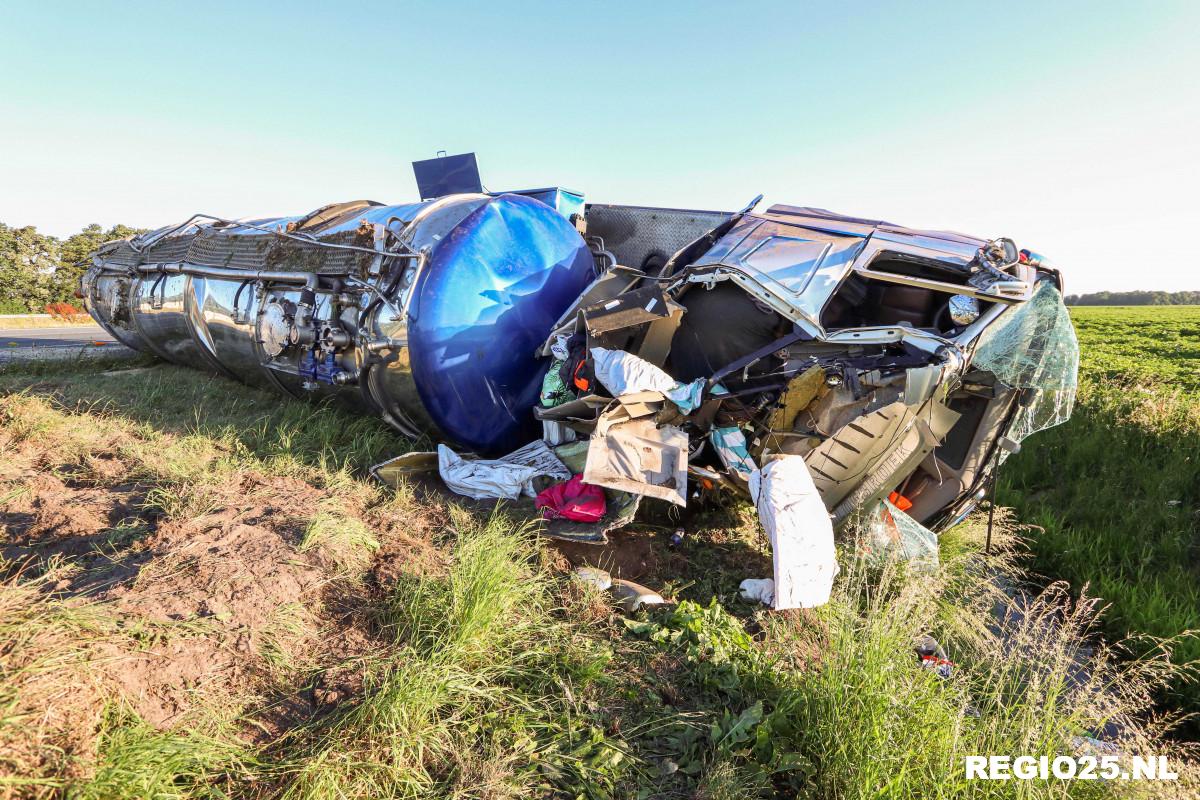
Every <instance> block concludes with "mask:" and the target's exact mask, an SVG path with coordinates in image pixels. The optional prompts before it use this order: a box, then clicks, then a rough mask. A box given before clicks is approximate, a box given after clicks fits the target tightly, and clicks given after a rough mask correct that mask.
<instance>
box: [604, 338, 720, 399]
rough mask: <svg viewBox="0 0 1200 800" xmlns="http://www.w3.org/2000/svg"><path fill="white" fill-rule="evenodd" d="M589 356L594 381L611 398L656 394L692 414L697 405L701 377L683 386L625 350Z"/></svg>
mask: <svg viewBox="0 0 1200 800" xmlns="http://www.w3.org/2000/svg"><path fill="white" fill-rule="evenodd" d="M591 353H592V362H593V370H594V371H595V373H596V380H598V381H600V383H602V384H604V388H605V389H608V391H610V392H612V396H613V397H620V396H621V395H623V394H629V393H631V392H644V391H654V392H659V393H661V394H662V395H664V396H665V397H666V398H667V399H669V400H670V401H671V402H672V403H674V404H675V405H677V406H679V410H680V411H682V412H683V413H684V414H690V413H692V411H694V410H695V409H696V408H697V407H698V406H699V405H700V398H701V395H703V394H704V385H705V383H706V382H705V380H704V379H703V378H697V379H696V380H694V381H692V382H691V383H687V384H683V383H680V382H679V381H677V380H675V379H674V378H672V377H671V376H670V375H668V374H667V373H665V372H663V371H662V370H661V369H659V368H658V367H656V366H654V365H653V364H651V363H650V362H649V361H645V360H643V359H641V358H638V357H637V356H635V355H633V354H632V353H626V352H625V351H624V350H607V349H605V348H603V347H593V348H592V351H591Z"/></svg>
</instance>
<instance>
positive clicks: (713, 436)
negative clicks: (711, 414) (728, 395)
mask: <svg viewBox="0 0 1200 800" xmlns="http://www.w3.org/2000/svg"><path fill="white" fill-rule="evenodd" d="M708 438H709V441H711V442H712V445H713V448H714V449H715V450H716V451H717V455H718V456H720V457H721V463H722V464H724V465H725V468H726V469H730V470H733V471H734V472H735V473H737V475H738V476H739V477H740V478H741V479H742V480H744V481H749V480H750V476H751V475H753V474H754V471H755V470H756V469H758V465H757V464H755V463H754V459H753V458H751V457H750V449H749V447H748V446H747V444H746V436H745V434H743V433H742V431H741V429H740V428H735V427H732V426H730V427H727V428H713V429H712V431H711V432H710V433H709V435H708Z"/></svg>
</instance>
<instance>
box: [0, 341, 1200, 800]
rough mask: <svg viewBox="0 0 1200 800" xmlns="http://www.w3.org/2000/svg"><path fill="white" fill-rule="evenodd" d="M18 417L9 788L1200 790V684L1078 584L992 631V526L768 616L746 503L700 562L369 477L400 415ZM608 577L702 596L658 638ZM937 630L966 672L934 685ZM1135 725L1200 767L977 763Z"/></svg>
mask: <svg viewBox="0 0 1200 800" xmlns="http://www.w3.org/2000/svg"><path fill="white" fill-rule="evenodd" d="M1092 402H1093V400H1091V399H1088V395H1086V394H1085V406H1084V407H1085V409H1090V408H1093V406H1091V405H1088V404H1089V403H1092ZM0 404H2V405H0V513H2V517H0V523H2V525H3V528H2V529H0V548H2V557H3V560H2V561H0V579H2V581H0V797H72V798H135V797H136V798H219V797H237V798H260V797H261V798H331V799H332V798H380V797H389V798H391V797H412V798H417V797H455V798H500V797H569V798H575V797H584V798H710V799H712V800H717V799H718V798H730V799H732V798H745V797H796V796H800V797H810V798H874V797H889V798H893V797H894V798H960V797H966V798H984V797H989V798H990V797H1005V798H1018V797H1019V798H1040V797H1045V798H1059V797H1081V798H1090V797H1105V798H1107V797H1125V796H1146V795H1145V794H1144V793H1145V792H1147V791H1152V792H1153V794H1154V795H1155V796H1163V797H1170V796H1174V797H1180V798H1183V797H1194V796H1196V793H1197V791H1198V789H1200V783H1198V781H1200V776H1198V775H1197V766H1196V761H1195V759H1196V757H1197V753H1196V747H1195V746H1194V745H1188V744H1185V743H1182V742H1180V741H1178V740H1172V739H1171V738H1170V732H1171V725H1170V720H1163V719H1157V718H1151V717H1147V716H1145V715H1144V714H1143V713H1142V712H1143V711H1144V709H1145V708H1146V707H1147V706H1148V705H1149V703H1150V702H1151V698H1152V697H1153V696H1154V695H1155V694H1156V693H1159V692H1161V691H1163V690H1164V687H1166V686H1168V685H1171V684H1172V683H1173V682H1175V681H1177V679H1178V675H1177V673H1176V670H1175V669H1174V668H1173V667H1172V666H1171V664H1170V662H1169V660H1168V659H1167V658H1166V657H1165V656H1164V655H1163V654H1155V655H1150V656H1147V657H1144V658H1140V659H1128V658H1126V657H1125V656H1126V655H1127V654H1124V653H1121V652H1119V651H1115V650H1113V649H1110V648H1108V647H1106V646H1104V645H1100V646H1089V644H1088V642H1087V641H1086V634H1087V631H1089V630H1090V629H1092V628H1093V626H1094V625H1096V624H1097V622H1096V608H1095V603H1094V601H1092V600H1090V599H1087V598H1086V597H1085V598H1083V599H1081V600H1080V599H1076V598H1075V597H1073V596H1072V593H1071V592H1069V591H1067V590H1066V588H1065V587H1063V586H1061V585H1056V586H1051V587H1050V588H1049V589H1048V590H1047V591H1045V592H1044V593H1042V594H1040V595H1038V596H1036V597H1033V598H1031V599H1029V600H1028V601H1027V602H1026V603H1024V607H1023V609H1022V613H1020V614H1015V615H1011V616H1009V617H1006V618H1004V619H1001V620H997V619H996V618H995V617H994V609H995V608H996V605H997V603H999V602H1001V601H1004V600H1005V598H1004V596H1003V595H1002V594H1001V593H1000V592H999V590H998V589H997V588H996V583H997V581H996V577H997V576H1000V578H1001V579H1002V582H1004V583H1007V584H1009V585H1011V584H1016V583H1019V582H1021V581H1022V580H1023V576H1022V574H1021V573H1020V571H1019V569H1018V568H1017V566H1016V563H1015V562H1016V560H1017V559H1018V557H1019V556H1020V555H1021V554H1022V552H1023V545H1022V544H1021V542H1020V541H1019V539H1018V538H1017V537H1016V536H1015V535H1013V533H1012V532H1011V530H1010V527H1011V526H1009V525H1007V524H1002V525H1001V530H1000V532H999V533H998V540H999V542H1000V547H999V549H998V551H997V552H996V553H995V554H993V555H992V556H991V557H990V558H985V557H984V556H983V555H982V553H981V549H982V547H981V542H982V538H983V530H982V525H981V524H980V523H979V522H978V521H972V522H969V523H968V524H966V525H964V526H961V527H960V528H958V529H956V530H954V531H952V532H950V533H948V534H946V535H945V536H943V539H942V554H941V556H942V557H941V566H940V567H939V568H938V569H937V570H936V571H934V572H921V573H915V572H907V571H905V570H904V569H902V568H901V567H900V566H899V565H897V564H889V565H885V566H882V567H880V566H878V565H868V564H865V563H863V562H862V561H861V560H860V556H859V555H858V554H859V553H860V552H861V549H860V548H858V547H857V546H856V545H855V542H854V541H853V539H852V538H850V539H847V540H846V541H844V542H842V546H841V548H840V558H841V560H842V569H843V573H842V576H841V577H839V579H838V581H837V584H836V586H835V596H834V598H833V600H832V601H831V602H830V603H829V604H828V605H826V606H824V607H822V608H820V609H816V610H811V611H806V612H803V613H799V612H785V613H767V612H764V611H763V610H762V609H761V607H759V606H757V605H753V604H749V603H746V602H744V601H742V600H740V599H739V598H738V597H737V595H736V588H737V584H738V582H739V581H740V580H741V579H742V578H745V577H758V576H762V575H764V574H768V570H769V568H770V561H769V558H768V556H767V554H766V552H765V549H764V542H763V537H762V534H761V533H760V531H759V530H758V528H757V525H756V523H755V520H754V517H753V514H752V512H750V510H749V509H748V508H746V507H744V506H732V507H730V508H727V509H719V510H714V511H712V512H710V513H708V514H707V515H706V516H705V517H704V518H703V525H702V526H701V527H700V528H699V529H697V530H694V531H689V535H688V537H687V538H686V539H685V540H684V542H683V543H682V545H680V546H678V547H673V546H671V544H670V542H669V533H670V531H671V530H672V529H673V527H674V526H673V524H672V523H671V520H670V519H669V518H667V517H665V516H664V515H663V514H662V513H661V512H659V513H658V514H657V515H654V514H652V515H651V517H650V519H649V521H648V522H647V523H643V524H639V525H637V526H635V527H634V529H633V530H632V531H631V532H629V533H627V534H624V535H622V536H621V537H619V538H618V539H617V540H616V541H615V542H614V544H613V545H612V546H610V547H608V548H599V549H588V548H583V549H582V553H581V549H580V548H578V547H575V548H570V547H567V548H562V547H558V546H555V545H553V544H551V543H549V542H546V541H543V540H541V539H539V537H538V536H537V535H536V532H535V531H532V530H530V529H529V528H528V526H527V525H526V524H525V523H524V522H523V521H522V520H523V519H524V515H523V514H522V513H519V511H518V510H516V509H512V508H498V509H497V508H489V507H486V506H483V505H481V504H477V503H463V502H461V501H460V500H459V499H456V498H454V497H452V496H447V495H446V494H444V493H443V492H442V491H440V490H439V489H438V488H437V487H435V486H432V485H430V484H423V483H414V484H412V485H409V486H406V487H404V488H402V489H400V490H392V489H386V488H384V487H382V486H380V485H378V484H376V483H374V482H372V481H371V480H370V479H368V478H367V476H366V468H367V467H368V466H370V465H371V464H373V463H376V462H378V461H379V460H382V459H383V458H384V457H386V456H391V455H395V454H397V453H400V452H403V451H404V449H405V448H406V447H407V443H405V442H404V441H403V440H401V439H399V438H398V437H397V436H395V435H394V434H393V433H392V432H391V431H390V430H388V429H387V428H386V427H385V426H383V425H382V424H381V423H378V422H376V421H375V420H372V419H370V418H366V417H363V416H360V415H355V414H350V413H346V412H343V411H341V410H339V409H337V408H334V407H328V406H313V405H308V404H303V403H298V402H292V401H288V400H284V399H282V398H279V397H277V396H275V395H272V394H267V393H264V392H260V391H257V390H255V389H251V388H247V387H243V386H240V385H236V384H233V383H230V382H228V381H225V380H222V379H218V378H213V377H210V376H207V375H204V374H202V373H200V372H197V371H192V370H187V369H183V368H177V367H172V366H168V365H162V364H152V363H149V362H133V363H130V362H124V363H118V362H109V363H105V362H94V363H86V364H82V363H75V364H44V365H40V366H28V365H27V366H10V367H8V368H6V369H5V370H3V371H0ZM1089 413H1090V412H1089ZM1096 413H1100V411H1099V410H1097V411H1096ZM1043 435H1044V436H1045V434H1043ZM1032 441H1033V440H1031V442H1030V447H1029V448H1028V449H1027V452H1026V453H1025V454H1024V460H1028V459H1029V457H1030V455H1031V454H1033V453H1034V452H1035V451H1034V450H1033V447H1032ZM1014 461H1015V459H1014ZM1008 474H1009V476H1010V481H1016V479H1017V478H1018V477H1019V476H1020V475H1022V474H1024V473H1023V472H1021V471H1019V470H1018V469H1017V468H1015V467H1014V468H1009V469H1008ZM1013 485H1014V486H1015V485H1016V484H1015V483H1014V484H1013ZM1031 491H1032V490H1031ZM1009 493H1010V495H1013V496H1015V495H1016V489H1015V488H1014V489H1011V490H1010V492H1009ZM1017 499H1021V498H1017ZM1185 501H1186V499H1185ZM1172 508H1173V507H1172ZM652 510H653V509H652ZM1164 513H1165V512H1164ZM1172 513H1173V512H1172ZM1164 519H1166V517H1164ZM1002 523H1003V517H1002ZM1039 547H1040V545H1039ZM581 560H587V561H591V562H593V563H594V562H599V563H602V564H604V565H606V566H610V567H612V568H614V569H617V570H619V571H620V572H621V573H622V574H623V575H625V576H626V577H630V578H633V579H636V580H640V581H642V582H644V583H647V584H649V585H651V586H653V587H654V588H656V589H659V590H661V591H662V592H663V594H664V595H666V596H667V597H668V598H669V599H671V600H673V601H675V602H674V603H673V604H672V605H670V606H668V607H666V608H663V609H660V610H656V611H653V612H649V613H647V612H640V613H639V614H638V615H637V616H635V617H634V618H632V619H627V618H625V617H624V616H623V615H621V614H619V613H617V612H616V611H614V609H613V608H612V607H611V605H610V604H609V601H608V600H607V598H606V597H604V596H602V595H598V594H596V593H595V592H594V591H592V590H590V589H588V588H587V587H585V586H583V585H581V584H579V583H577V582H576V581H574V580H573V579H572V578H571V577H570V569H571V567H572V565H573V564H575V563H580V561H581ZM1076 588H1077V587H1076ZM926 633H929V634H933V635H934V636H936V637H937V638H938V639H939V640H940V641H941V642H942V643H943V645H944V646H945V647H946V649H947V650H948V653H949V655H950V658H951V659H953V660H954V661H955V662H956V664H957V666H956V668H955V671H954V673H953V674H952V675H951V677H950V678H949V679H942V678H939V677H937V676H936V675H934V674H933V673H932V672H930V671H926V670H923V669H921V668H919V667H918V665H917V661H916V657H915V656H914V653H913V649H912V648H913V645H914V642H915V640H916V638H917V637H918V636H920V635H922V634H926ZM1104 730H1110V731H1111V730H1115V731H1119V732H1120V743H1121V747H1122V748H1123V749H1124V750H1125V751H1126V752H1128V753H1155V754H1167V755H1169V756H1170V757H1171V758H1172V759H1173V760H1174V761H1175V762H1176V767H1177V768H1178V770H1179V771H1180V772H1181V773H1182V779H1181V780H1180V781H1178V782H1173V783H1162V784H1155V785H1153V786H1149V785H1136V784H1125V783H1121V782H1114V781H1107V782H1105V781H1090V782H1089V781H1077V782H1071V783H1062V782H1059V781H1053V780H1052V781H1049V782H1041V781H1022V782H1016V781H1008V782H1005V781H970V782H968V781H966V780H965V778H964V772H963V761H962V759H963V757H964V756H966V755H974V754H978V753H1003V754H1032V755H1042V754H1046V755H1055V754H1060V753H1070V752H1074V751H1075V750H1076V748H1077V746H1078V744H1077V740H1076V738H1075V737H1078V736H1083V735H1087V734H1089V733H1097V732H1100V731H1104Z"/></svg>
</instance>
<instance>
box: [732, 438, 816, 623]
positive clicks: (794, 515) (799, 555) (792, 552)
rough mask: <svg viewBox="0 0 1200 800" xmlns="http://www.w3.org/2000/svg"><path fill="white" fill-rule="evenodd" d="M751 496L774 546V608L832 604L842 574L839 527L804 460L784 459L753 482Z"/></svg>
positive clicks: (772, 463) (771, 464) (773, 462)
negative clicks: (836, 533)
mask: <svg viewBox="0 0 1200 800" xmlns="http://www.w3.org/2000/svg"><path fill="white" fill-rule="evenodd" d="M750 494H751V496H752V497H753V498H754V503H755V507H756V508H757V509H758V518H759V521H760V522H761V523H762V526H763V529H764V530H765V531H766V532H767V538H768V539H769V540H770V542H771V559H772V561H773V562H774V564H775V579H774V587H773V589H774V591H773V598H772V601H771V607H772V608H774V609H776V610H779V609H784V608H812V607H814V606H819V605H823V604H825V603H827V602H828V601H829V594H830V592H831V591H832V589H833V579H834V578H835V577H836V576H837V574H838V563H837V552H836V550H835V548H834V543H833V524H832V523H831V522H830V520H829V512H828V511H827V510H826V509H825V504H824V503H823V502H822V501H821V495H820V494H818V493H817V489H816V486H815V485H814V484H813V479H812V475H811V474H810V473H809V471H808V465H807V464H805V463H804V459H802V458H800V457H799V456H778V457H776V458H774V459H773V460H771V461H769V462H768V463H767V464H766V466H764V467H763V469H762V471H761V472H755V473H754V474H753V475H751V476H750Z"/></svg>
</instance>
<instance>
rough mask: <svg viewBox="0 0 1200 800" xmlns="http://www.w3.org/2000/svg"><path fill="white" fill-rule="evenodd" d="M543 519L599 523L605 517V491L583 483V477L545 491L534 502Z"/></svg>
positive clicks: (549, 487) (579, 476)
mask: <svg viewBox="0 0 1200 800" xmlns="http://www.w3.org/2000/svg"><path fill="white" fill-rule="evenodd" d="M534 506H535V507H536V508H540V509H541V510H542V518H543V519H569V520H572V521H573V522H599V521H600V518H601V517H603V516H604V511H605V506H604V491H603V490H602V489H601V488H600V487H599V486H592V485H591V484H590V483H584V482H583V476H582V475H575V476H574V477H572V478H571V480H569V481H562V482H560V483H556V484H553V485H552V486H548V487H546V488H545V489H543V490H542V491H541V492H540V493H539V494H538V496H537V500H535V501H534Z"/></svg>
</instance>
